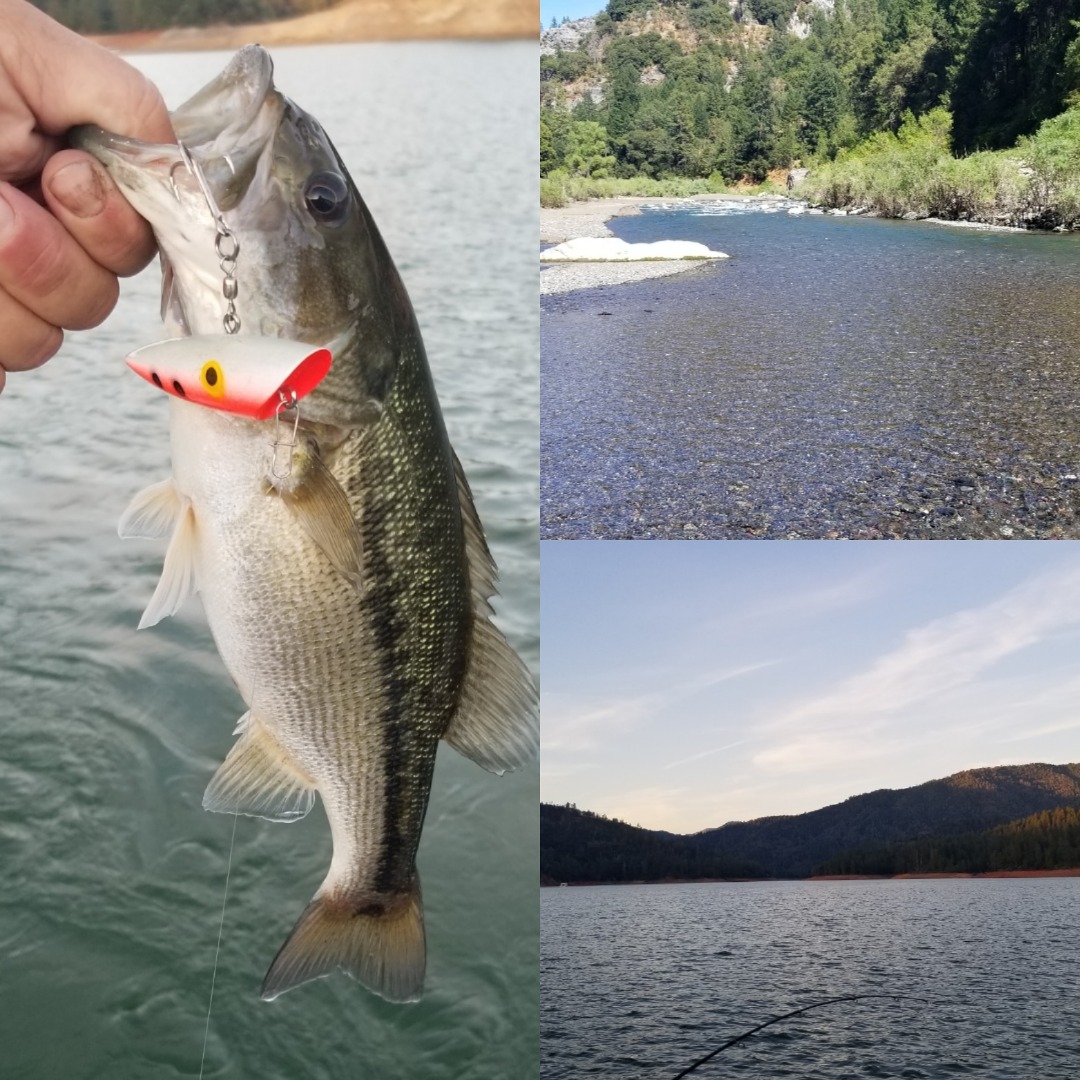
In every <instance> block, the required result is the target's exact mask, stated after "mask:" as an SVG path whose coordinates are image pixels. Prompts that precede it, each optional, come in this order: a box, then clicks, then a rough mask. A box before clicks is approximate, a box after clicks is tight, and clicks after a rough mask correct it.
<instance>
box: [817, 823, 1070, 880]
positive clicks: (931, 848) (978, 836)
mask: <svg viewBox="0 0 1080 1080" xmlns="http://www.w3.org/2000/svg"><path fill="white" fill-rule="evenodd" d="M1077 867H1080V807H1075V806H1061V807H1058V808H1057V809H1056V810H1043V811H1042V812H1041V813H1038V814H1032V815H1031V816H1030V817H1026V818H1022V819H1021V820H1020V821H1011V822H1009V824H1008V825H999V826H998V827H997V828H996V829H988V830H986V831H985V832H980V833H965V834H962V835H960V836H939V837H927V838H926V839H923V840H911V841H909V842H908V843H906V844H888V845H886V846H885V847H883V848H860V849H858V850H856V851H846V852H843V853H842V854H840V855H837V856H835V857H834V858H832V859H829V860H828V861H827V862H825V863H823V864H822V865H821V866H819V867H818V868H817V870H816V871H815V872H816V873H818V874H827V875H837V874H885V875H887V876H890V877H891V876H892V875H894V874H992V873H998V872H1002V871H1005V872H1008V871H1011V870H1042V871H1047V870H1061V869H1065V868H1069V869H1076V868H1077Z"/></svg>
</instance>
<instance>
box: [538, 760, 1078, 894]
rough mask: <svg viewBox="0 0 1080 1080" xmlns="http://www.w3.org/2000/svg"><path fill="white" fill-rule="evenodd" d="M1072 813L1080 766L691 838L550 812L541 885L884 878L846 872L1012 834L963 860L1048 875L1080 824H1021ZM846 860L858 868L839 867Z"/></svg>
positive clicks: (921, 791) (867, 799) (544, 825)
mask: <svg viewBox="0 0 1080 1080" xmlns="http://www.w3.org/2000/svg"><path fill="white" fill-rule="evenodd" d="M1062 807H1070V808H1080V764H1071V765H1046V764H1032V765H1002V766H996V767H993V768H986V769H968V770H965V771H964V772H959V773H955V774H954V775H952V776H947V777H945V778H944V779H941V780H931V781H929V782H927V783H925V784H919V785H917V786H916V787H910V788H902V789H899V790H889V789H882V790H880V791H872V792H869V793H868V794H866V795H855V796H853V797H852V798H850V799H846V800H845V801H844V802H842V803H837V804H835V805H833V806H826V807H823V808H822V809H820V810H813V811H811V812H809V813H806V814H795V815H791V816H785V817H767V818H759V819H757V820H755V821H744V822H731V823H729V824H727V825H722V826H720V827H719V828H716V829H707V830H705V831H704V832H700V833H695V834H694V835H692V836H677V835H675V834H673V833H667V832H658V831H653V830H649V829H641V828H638V827H636V826H631V825H627V824H625V823H624V822H620V821H614V820H610V819H608V818H605V817H602V816H600V815H597V814H591V813H589V812H588V811H581V810H578V809H576V808H575V807H569V806H567V807H560V806H550V805H546V804H544V805H541V807H540V872H541V877H542V879H554V880H557V881H630V880H638V881H647V880H658V879H662V878H706V877H720V878H723V877H752V876H761V877H794V878H797V877H807V876H809V875H810V874H812V873H814V872H815V871H816V870H818V869H819V868H822V869H825V870H826V872H830V873H855V872H859V873H871V872H873V873H883V872H891V871H883V870H870V869H861V870H857V871H856V870H853V869H839V868H838V867H839V866H841V865H843V866H847V867H851V866H854V865H856V864H857V863H858V860H860V859H861V860H862V862H861V863H859V865H862V866H864V867H865V866H868V865H870V863H871V862H873V860H874V859H876V860H878V861H877V863H876V864H875V865H884V860H886V859H892V860H894V862H893V863H891V864H890V865H908V864H909V863H911V862H912V861H914V864H915V865H919V863H918V860H919V858H922V859H923V862H924V863H926V864H927V865H928V863H927V860H928V859H929V858H930V856H929V855H927V854H925V853H926V852H927V851H931V850H934V851H937V852H938V853H939V855H940V854H941V852H942V851H946V853H949V852H951V854H949V857H950V858H953V857H956V858H959V857H960V855H961V853H960V851H959V849H956V850H953V849H947V848H943V847H942V839H943V838H945V837H955V836H957V835H958V834H974V833H984V832H985V831H987V830H991V829H995V828H998V827H1001V826H1008V828H1006V829H1004V830H1002V836H1005V835H1006V834H1009V835H1011V836H1012V839H1011V840H1000V839H999V840H985V841H984V840H980V841H979V843H980V844H984V847H983V848H981V849H979V850H978V851H975V853H974V855H972V853H971V850H969V849H964V853H963V857H964V858H967V857H969V856H970V857H972V858H975V859H976V860H977V859H979V858H983V856H984V855H986V852H988V851H989V850H990V849H991V848H993V850H994V851H996V852H997V854H996V855H994V858H995V859H998V860H1001V859H1004V860H1009V859H1012V860H1013V861H1014V862H1015V861H1016V860H1017V859H1019V860H1020V862H1021V863H1022V864H1023V865H1016V866H1012V867H1009V868H1014V869H1042V868H1044V866H1043V865H1041V864H1040V863H1039V860H1040V859H1042V860H1043V862H1045V861H1046V860H1048V859H1052V860H1053V861H1054V862H1055V865H1057V866H1061V865H1066V864H1067V860H1068V858H1070V857H1071V852H1072V850H1073V847H1072V845H1073V841H1074V838H1073V835H1072V833H1069V832H1067V831H1066V832H1065V833H1060V835H1059V834H1058V833H1056V832H1055V834H1054V836H1053V837H1050V838H1047V835H1046V833H1045V830H1046V829H1048V828H1051V826H1052V828H1053V829H1055V830H1061V829H1072V828H1074V825H1073V823H1072V819H1070V820H1069V821H1067V822H1066V821H1056V819H1055V821H1050V820H1049V819H1046V820H1038V821H1035V820H1032V821H1029V822H1027V824H1022V823H1020V822H1019V819H1024V818H1030V817H1031V815H1038V814H1042V813H1044V812H1046V811H1055V810H1058V809H1059V808H1062ZM1078 816H1080V815H1078ZM1009 823H1014V824H1009ZM1010 829H1011V830H1012V832H1011V833H1009V830H1010ZM1040 830H1043V832H1040ZM926 839H931V840H932V841H933V844H931V845H930V846H929V847H924V848H922V849H919V851H916V850H915V849H914V847H912V848H911V849H910V850H905V851H898V850H894V849H893V848H892V847H890V845H900V844H905V843H907V842H911V841H919V840H926ZM935 845H936V847H935ZM986 845H989V846H986ZM995 845H996V846H995ZM920 851H921V852H922V853H923V854H920ZM883 852H884V854H883ZM840 856H843V857H845V858H847V859H848V861H847V862H842V861H841V862H837V861H835V860H837V858H838V857H840ZM856 856H857V858H856ZM934 858H938V855H935V856H934ZM710 860H715V861H710ZM830 860H834V861H833V862H830ZM903 860H907V862H903ZM1063 860H1065V861H1063ZM939 861H940V860H939ZM993 868H1001V867H998V866H997V865H995V866H994V867H993ZM898 872H899V871H898Z"/></svg>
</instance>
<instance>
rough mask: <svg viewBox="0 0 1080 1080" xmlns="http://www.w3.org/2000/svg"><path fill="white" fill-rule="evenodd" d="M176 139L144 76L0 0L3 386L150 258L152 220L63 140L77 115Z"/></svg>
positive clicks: (110, 299) (103, 310) (18, 3)
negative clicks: (12, 373)
mask: <svg viewBox="0 0 1080 1080" xmlns="http://www.w3.org/2000/svg"><path fill="white" fill-rule="evenodd" d="M81 123H91V124H98V125H100V126H101V127H104V128H107V129H108V130H109V131H115V132H117V133H118V134H121V135H128V136H132V137H134V138H139V139H145V140H149V141H154V142H175V141H176V139H175V136H174V134H173V131H172V126H171V124H170V123H169V114H168V110H167V109H166V108H165V104H164V102H163V101H162V100H161V95H160V94H159V93H158V91H157V89H156V88H155V86H154V85H153V83H151V82H150V81H149V80H148V79H147V78H146V77H145V76H144V75H142V74H141V73H140V72H138V71H136V69H135V68H133V67H131V66H130V65H129V64H126V63H125V62H124V61H123V60H121V59H120V58H119V57H117V56H114V55H113V54H112V53H110V52H109V51H108V50H106V49H103V48H101V47H100V46H99V45H95V44H93V43H92V42H89V41H86V40H85V39H83V38H81V37H79V36H78V34H75V33H72V32H71V31H70V30H67V29H65V28H64V27H62V26H60V25H59V23H56V22H53V20H52V19H50V18H48V16H46V15H43V14H42V13H41V12H40V11H38V10H37V9H36V8H34V7H31V6H30V5H29V4H28V3H25V2H24V0H0V327H2V328H3V332H2V333H0V390H3V387H4V381H5V377H6V372H9V371H24V370H26V369H28V368H33V367H37V366H38V365H39V364H42V363H44V362H45V361H46V360H47V359H48V358H49V357H50V356H52V355H53V354H54V353H55V352H56V351H57V349H59V348H60V344H61V342H62V341H63V337H64V335H63V330H64V329H68V330H82V329H86V328H87V327H91V326H97V324H98V323H100V322H101V321H102V320H103V319H104V318H105V316H106V315H108V314H109V312H110V311H112V309H113V307H114V305H115V304H116V298H117V296H118V294H119V282H118V281H117V276H118V275H119V276H127V275H129V274H134V273H136V272H138V271H139V270H141V269H142V268H143V267H144V266H145V265H146V264H147V263H148V262H149V261H150V259H151V258H153V255H154V251H155V245H154V238H153V234H152V233H151V231H150V227H149V225H147V223H146V222H145V221H144V220H143V219H142V218H141V217H139V215H138V214H136V213H135V211H134V210H133V209H132V208H131V206H129V205H128V203H127V202H126V201H125V199H124V198H123V196H122V195H121V194H120V192H119V191H118V189H117V188H116V186H115V185H114V184H113V182H112V180H111V179H110V178H109V175H108V173H107V172H106V171H105V169H104V168H103V167H102V166H101V165H100V164H98V162H96V161H95V160H94V159H93V158H92V157H90V155H89V154H86V153H84V152H83V151H81V150H66V149H64V148H63V145H64V144H63V135H64V132H65V131H67V130H68V128H70V127H73V126H74V125H75V124H81Z"/></svg>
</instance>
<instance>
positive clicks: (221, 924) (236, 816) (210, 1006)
mask: <svg viewBox="0 0 1080 1080" xmlns="http://www.w3.org/2000/svg"><path fill="white" fill-rule="evenodd" d="M239 820H240V811H239V810H234V811H233V819H232V837H231V838H230V840H229V863H228V866H227V867H226V869H225V895H224V896H222V898H221V921H220V922H219V923H218V932H217V948H215V949H214V973H213V975H212V976H211V977H210V1001H209V1003H208V1004H207V1006H206V1030H205V1031H204V1032H203V1044H202V1057H201V1058H200V1059H199V1080H202V1078H203V1069H204V1068H205V1066H206V1047H207V1044H208V1043H209V1041H210V1012H211V1010H212V1009H213V1008H214V987H215V986H216V985H217V969H218V959H219V957H220V956H221V936H222V933H223V931H224V930H225V905H226V904H227V903H228V902H229V878H230V877H232V861H233V847H234V846H235V844H236V823H237V821H239Z"/></svg>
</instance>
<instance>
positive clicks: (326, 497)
mask: <svg viewBox="0 0 1080 1080" xmlns="http://www.w3.org/2000/svg"><path fill="white" fill-rule="evenodd" d="M293 470H294V474H295V478H293V477H290V478H289V479H288V480H287V481H283V482H279V481H276V480H275V481H269V482H268V485H267V487H268V490H269V491H272V492H273V493H274V494H276V495H279V496H280V497H281V501H282V502H283V503H284V504H285V505H286V506H287V507H288V508H289V510H290V511H291V513H292V514H293V516H294V517H295V518H296V520H297V521H298V522H299V523H300V526H301V527H302V528H303V529H304V531H305V532H306V533H307V534H308V536H310V537H311V539H312V540H314V541H315V543H316V544H317V545H318V546H319V549H320V550H321V551H322V553H323V554H324V555H325V556H326V557H327V558H328V559H329V560H330V562H331V564H332V565H333V567H334V569H335V570H337V571H338V573H340V574H341V575H342V576H343V577H345V578H346V579H347V580H348V581H350V582H352V583H353V585H355V586H356V588H357V589H360V588H361V587H362V586H361V578H362V572H363V557H364V547H363V542H362V540H361V537H360V528H359V526H358V525H357V524H356V519H355V518H354V517H353V512H352V507H351V506H350V505H349V499H348V497H347V496H346V494H345V492H344V491H343V490H342V487H341V485H340V484H339V483H338V482H337V480H335V479H334V474H333V473H332V472H331V471H330V470H329V469H328V468H327V466H326V464H325V462H323V460H322V458H320V457H319V454H318V451H317V449H316V448H315V446H314V444H313V443H307V444H302V445H301V446H300V447H298V448H297V449H296V451H295V452H294V454H293Z"/></svg>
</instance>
